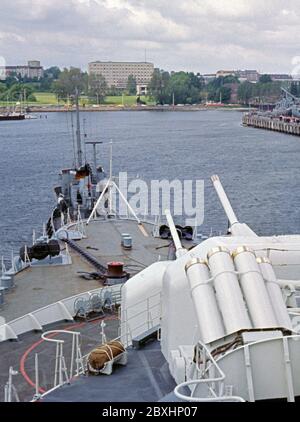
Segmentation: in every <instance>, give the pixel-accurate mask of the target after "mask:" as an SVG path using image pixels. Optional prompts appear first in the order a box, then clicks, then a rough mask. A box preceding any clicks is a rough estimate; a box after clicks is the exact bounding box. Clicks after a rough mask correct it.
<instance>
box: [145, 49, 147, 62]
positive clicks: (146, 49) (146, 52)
mask: <svg viewBox="0 0 300 422" xmlns="http://www.w3.org/2000/svg"><path fill="white" fill-rule="evenodd" d="M145 63H147V49H146V48H145Z"/></svg>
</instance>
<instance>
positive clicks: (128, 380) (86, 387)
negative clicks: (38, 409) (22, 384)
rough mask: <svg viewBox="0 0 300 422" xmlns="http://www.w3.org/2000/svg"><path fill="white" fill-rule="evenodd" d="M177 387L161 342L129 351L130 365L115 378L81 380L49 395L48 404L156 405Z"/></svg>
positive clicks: (116, 370)
mask: <svg viewBox="0 0 300 422" xmlns="http://www.w3.org/2000/svg"><path fill="white" fill-rule="evenodd" d="M175 386H176V384H175V381H174V379H173V378H172V377H171V375H170V372H169V368H168V364H167V362H166V360H165V358H164V356H163V355H162V353H161V351H160V344H159V342H158V341H154V342H151V343H149V344H147V345H146V346H145V347H143V348H142V349H139V350H135V349H132V348H129V349H128V364H127V365H126V366H115V367H114V372H113V374H112V375H99V376H93V375H89V376H81V377H79V378H78V379H76V380H74V382H73V383H72V384H71V385H65V386H63V387H61V388H59V389H57V390H56V391H53V392H52V393H50V394H49V395H47V396H46V397H45V398H44V400H43V401H46V402H112V401H113V402H156V401H158V400H159V399H161V398H163V397H164V396H166V395H167V394H169V393H170V392H171V391H173V389H174V388H175Z"/></svg>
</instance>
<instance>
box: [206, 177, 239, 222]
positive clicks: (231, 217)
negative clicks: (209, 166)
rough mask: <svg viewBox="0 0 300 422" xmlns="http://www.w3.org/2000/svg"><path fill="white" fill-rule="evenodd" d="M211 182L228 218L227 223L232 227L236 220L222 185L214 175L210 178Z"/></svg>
mask: <svg viewBox="0 0 300 422" xmlns="http://www.w3.org/2000/svg"><path fill="white" fill-rule="evenodd" d="M211 180H212V182H213V185H214V188H215V190H216V192H217V194H218V197H219V199H220V202H221V204H222V206H223V208H224V211H225V213H226V215H227V217H228V220H229V223H230V225H231V226H232V225H233V224H235V223H238V222H239V221H238V219H237V217H236V215H235V213H234V211H233V209H232V206H231V204H230V202H229V199H228V197H227V195H226V193H225V191H224V188H223V186H222V183H221V182H220V179H219V176H217V175H214V176H212V177H211Z"/></svg>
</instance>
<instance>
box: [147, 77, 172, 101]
mask: <svg viewBox="0 0 300 422" xmlns="http://www.w3.org/2000/svg"><path fill="white" fill-rule="evenodd" d="M169 79H170V74H169V72H165V71H164V70H161V69H154V72H153V75H152V79H151V81H150V83H149V86H148V92H149V95H150V96H151V97H152V98H153V99H154V100H155V101H156V102H157V103H158V104H165V103H168V102H169V94H168V90H167V87H168V82H169Z"/></svg>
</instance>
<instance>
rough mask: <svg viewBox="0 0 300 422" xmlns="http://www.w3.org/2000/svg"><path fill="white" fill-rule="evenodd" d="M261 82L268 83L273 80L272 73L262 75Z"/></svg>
mask: <svg viewBox="0 0 300 422" xmlns="http://www.w3.org/2000/svg"><path fill="white" fill-rule="evenodd" d="M259 82H260V83H262V84H266V83H269V82H272V78H271V76H270V75H261V77H260V78H259Z"/></svg>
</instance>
